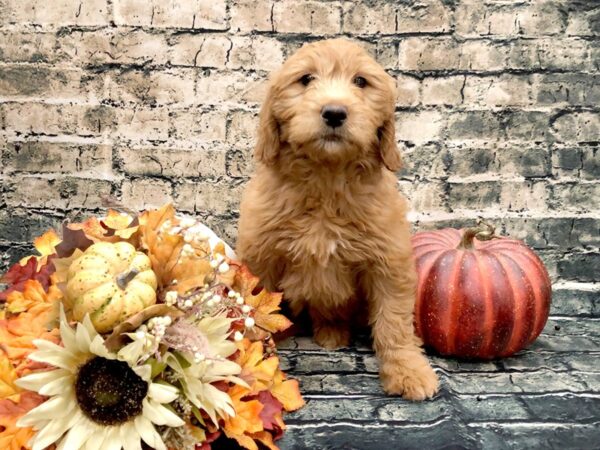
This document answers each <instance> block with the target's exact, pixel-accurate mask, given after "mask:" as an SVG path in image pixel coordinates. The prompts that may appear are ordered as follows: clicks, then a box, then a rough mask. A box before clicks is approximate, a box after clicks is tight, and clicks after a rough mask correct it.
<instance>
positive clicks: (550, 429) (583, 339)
mask: <svg viewBox="0 0 600 450" xmlns="http://www.w3.org/2000/svg"><path fill="white" fill-rule="evenodd" d="M279 349H280V351H279V352H280V357H281V360H282V365H283V367H284V369H285V370H287V371H288V374H289V376H291V377H295V378H297V379H299V380H300V383H301V390H302V392H303V395H304V397H305V399H306V401H307V404H306V406H305V407H304V408H303V409H301V410H299V411H297V412H295V413H293V414H289V415H287V416H286V423H287V424H288V431H287V433H286V435H285V437H284V438H283V439H282V440H281V441H279V445H280V447H281V449H282V450H292V449H293V450H297V449H298V450H300V449H318V450H321V449H368V450H379V449H385V450H387V449H389V450H392V449H422V450H429V449H459V448H465V449H537V448H540V449H553V448H557V449H558V448H560V449H600V318H594V317H568V316H552V317H551V318H550V320H549V321H548V323H547V325H546V327H545V329H544V331H543V333H542V334H541V335H540V337H539V338H538V340H537V341H536V342H535V343H533V344H532V345H531V346H530V347H529V348H528V349H526V350H524V351H521V352H520V353H518V354H517V355H515V356H514V357H511V358H508V359H503V360H498V361H493V362H461V361H458V360H455V359H448V358H442V357H437V356H432V357H431V360H432V362H433V365H434V367H435V370H436V371H437V372H438V374H439V375H440V378H441V389H440V392H439V393H438V394H437V395H436V396H435V398H433V399H432V400H429V401H426V402H423V403H412V402H408V401H404V400H402V399H401V398H398V397H386V396H385V395H384V393H383V392H382V390H381V388H380V385H379V379H378V376H377V361H376V359H375V357H374V355H373V353H372V351H371V350H370V348H369V343H368V341H367V339H358V341H357V342H355V343H354V345H353V346H352V347H351V348H348V349H342V350H339V351H335V352H326V351H324V350H322V349H321V348H319V347H318V346H316V345H315V344H314V343H312V341H311V339H310V338H308V337H293V338H288V339H286V340H284V341H282V342H280V343H279Z"/></svg>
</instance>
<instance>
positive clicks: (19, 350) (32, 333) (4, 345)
mask: <svg viewBox="0 0 600 450" xmlns="http://www.w3.org/2000/svg"><path fill="white" fill-rule="evenodd" d="M61 295H62V294H61V293H60V291H59V290H58V289H57V288H56V287H55V286H50V289H49V291H48V293H46V292H44V290H43V289H42V288H41V285H40V284H39V282H38V281H35V280H28V281H27V282H26V283H25V290H24V291H23V292H22V293H21V292H12V293H11V294H10V295H9V297H8V300H7V304H8V308H15V309H16V310H23V312H20V313H19V314H16V315H7V317H5V318H4V319H2V320H0V349H2V350H3V351H4V353H5V354H6V355H7V356H8V357H9V358H10V360H11V361H12V362H13V365H14V366H15V368H16V369H17V372H22V371H24V370H26V369H28V368H29V367H30V366H29V362H28V361H27V360H25V358H26V357H27V355H29V353H31V352H32V351H33V350H35V346H34V345H33V340H34V339H46V340H50V341H53V342H58V340H59V339H58V329H56V328H55V327H54V324H55V323H56V320H57V318H58V303H59V301H58V299H59V298H60V297H61Z"/></svg>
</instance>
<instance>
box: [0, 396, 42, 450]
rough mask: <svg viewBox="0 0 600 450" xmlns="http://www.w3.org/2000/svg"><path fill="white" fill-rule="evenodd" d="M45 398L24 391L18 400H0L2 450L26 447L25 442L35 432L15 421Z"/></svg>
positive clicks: (19, 449)
mask: <svg viewBox="0 0 600 450" xmlns="http://www.w3.org/2000/svg"><path fill="white" fill-rule="evenodd" d="M44 400H45V398H44V397H42V396H41V395H38V394H36V393H34V392H29V391H25V392H23V393H22V394H21V395H20V397H19V402H18V403H17V402H14V401H12V400H10V399H3V400H0V448H1V449H3V450H22V449H28V448H29V446H28V445H27V443H28V442H29V440H30V439H31V438H32V437H33V435H34V434H35V432H34V430H33V429H32V428H29V427H26V428H21V427H17V421H18V420H19V419H20V418H21V417H22V416H24V415H25V414H26V413H27V412H28V411H30V410H32V409H33V408H35V407H36V406H38V405H39V404H40V403H42V402H43V401H44Z"/></svg>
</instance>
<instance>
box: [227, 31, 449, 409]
mask: <svg viewBox="0 0 600 450" xmlns="http://www.w3.org/2000/svg"><path fill="white" fill-rule="evenodd" d="M395 92H396V87H395V82H394V79H393V78H392V77H390V76H389V75H388V74H386V72H385V71H384V70H383V68H381V66H379V65H378V64H377V63H376V62H375V61H374V60H373V59H372V58H371V57H370V56H369V55H368V54H367V53H366V52H365V51H364V50H363V49H362V48H361V47H359V46H358V45H356V44H354V43H351V42H349V41H345V40H341V39H335V40H326V41H320V42H316V43H312V44H307V45H304V46H303V47H302V48H301V49H300V50H298V52H296V53H295V54H294V55H293V56H292V57H290V58H289V59H288V61H287V62H286V63H285V64H284V65H283V67H282V68H281V69H280V70H279V71H278V72H277V73H275V74H273V75H272V77H271V80H270V86H269V91H268V94H267V98H266V100H265V102H264V104H263V106H262V110H261V112H260V125H259V132H258V142H257V144H256V150H255V157H256V159H257V162H258V164H257V168H256V172H255V174H254V176H253V177H252V180H251V181H250V182H249V184H248V186H247V188H246V190H245V192H244V195H243V198H242V204H241V217H240V222H239V235H238V242H237V251H238V252H239V255H240V256H241V258H242V260H243V261H244V262H245V263H247V264H248V266H249V267H250V269H251V270H252V271H253V272H254V273H255V274H256V275H258V276H259V277H261V279H262V280H263V282H264V284H265V286H266V287H267V288H268V289H271V290H283V291H284V296H285V297H286V299H287V300H288V301H289V303H290V306H291V308H292V311H293V312H294V313H296V314H297V313H299V312H300V311H301V310H302V309H303V308H308V311H309V313H310V316H311V319H312V323H313V331H314V338H315V341H316V342H317V343H318V344H319V345H321V346H323V347H325V348H327V349H333V348H337V347H340V346H346V345H348V343H349V339H350V324H351V321H352V319H355V318H356V317H359V316H361V315H362V316H363V317H364V316H367V315H368V321H369V324H370V325H371V326H372V331H373V340H374V347H375V351H376V353H377V357H378V358H379V362H380V374H381V380H382V383H383V388H384V389H385V390H386V391H387V392H388V393H390V394H402V395H403V396H404V397H405V398H407V399H411V400H422V399H425V398H427V397H431V396H432V395H434V394H435V392H436V391H437V388H438V379H437V376H436V374H435V372H434V371H433V370H432V369H431V367H430V365H429V363H428V361H427V358H426V357H425V356H424V355H423V352H422V349H421V341H420V340H419V339H418V338H417V337H416V336H415V334H414V329H413V308H414V297H415V286H416V273H415V268H414V262H413V256H412V249H411V244H410V231H409V225H408V223H407V221H406V217H405V215H406V209H407V205H406V200H405V199H404V198H403V197H402V196H401V195H400V194H399V193H398V191H397V180H396V177H395V175H394V173H393V172H394V171H396V170H398V169H399V167H400V163H401V160H400V154H399V153H398V149H397V148H396V140H395V129H394V108H395ZM367 307H368V308H367ZM363 309H364V311H363ZM362 312H364V314H361V313H362Z"/></svg>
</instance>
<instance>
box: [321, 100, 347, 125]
mask: <svg viewBox="0 0 600 450" xmlns="http://www.w3.org/2000/svg"><path fill="white" fill-rule="evenodd" d="M321 117H322V118H323V120H324V121H325V123H326V124H327V126H329V127H331V128H337V127H340V126H342V125H343V124H344V121H345V120H346V117H348V110H347V109H346V107H345V106H342V105H325V106H323V108H322V109H321Z"/></svg>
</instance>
